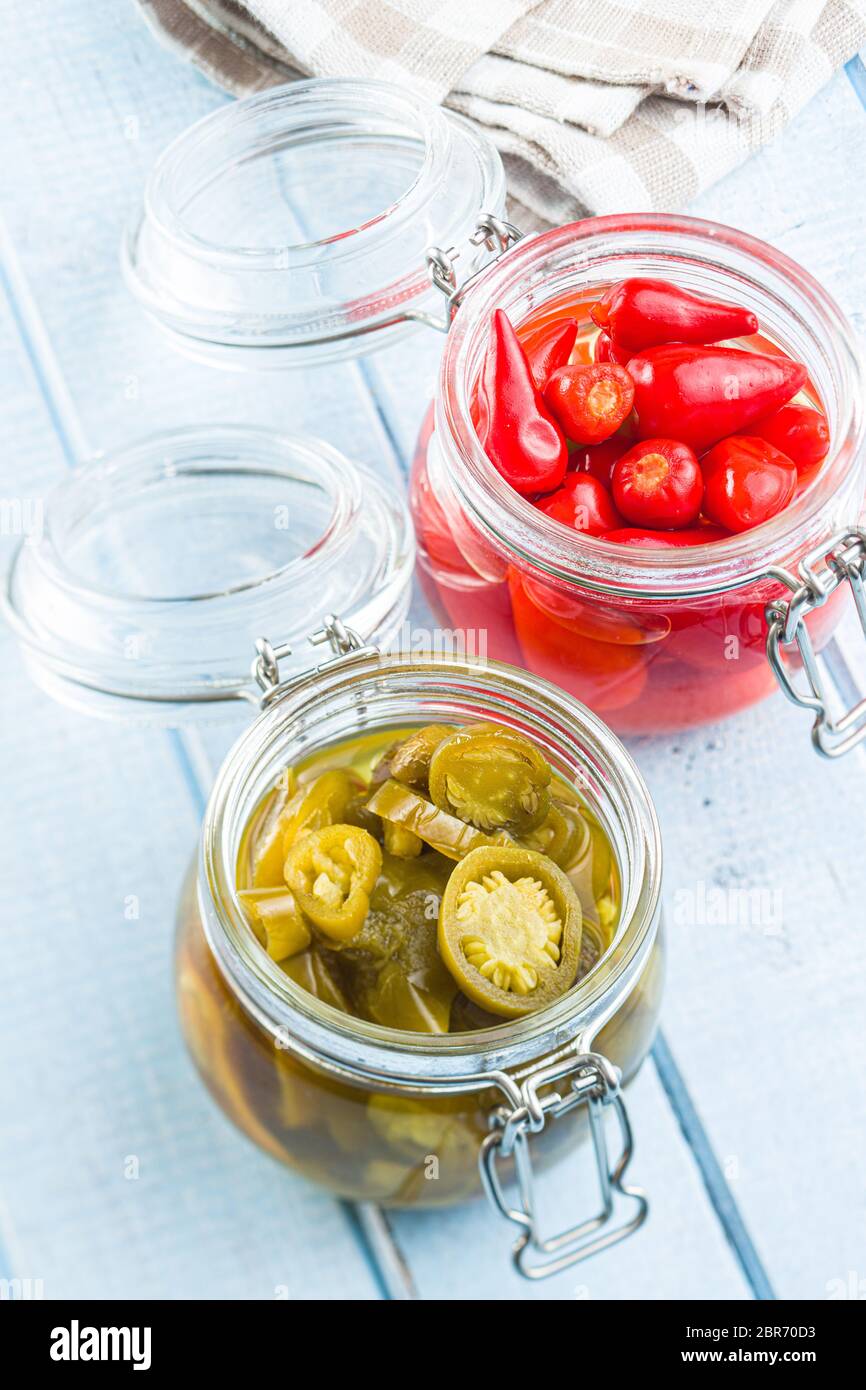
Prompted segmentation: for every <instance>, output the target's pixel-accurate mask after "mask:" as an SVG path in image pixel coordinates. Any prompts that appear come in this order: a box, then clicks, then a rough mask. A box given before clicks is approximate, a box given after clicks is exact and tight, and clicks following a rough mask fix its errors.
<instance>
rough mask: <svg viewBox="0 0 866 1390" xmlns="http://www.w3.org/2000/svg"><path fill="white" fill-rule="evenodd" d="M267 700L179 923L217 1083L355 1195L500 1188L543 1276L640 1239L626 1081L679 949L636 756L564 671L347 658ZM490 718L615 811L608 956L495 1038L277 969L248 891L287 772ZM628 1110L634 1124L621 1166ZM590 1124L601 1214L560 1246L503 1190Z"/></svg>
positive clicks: (234, 1105)
mask: <svg viewBox="0 0 866 1390" xmlns="http://www.w3.org/2000/svg"><path fill="white" fill-rule="evenodd" d="M274 674H275V675H276V673H274ZM265 703H266V708H265V712H264V713H263V714H262V715H261V716H260V717H259V718H258V719H257V720H256V721H255V723H254V724H253V725H252V726H251V727H250V728H249V729H248V730H247V732H246V733H245V734H244V735H243V736H242V737H241V739H240V740H239V741H238V743H237V744H236V745H235V747H234V748H233V750H232V751H231V753H230V754H229V756H228V758H227V760H226V762H225V763H224V765H223V767H222V770H221V772H220V774H219V776H218V779H217V782H216V785H215V787H214V791H213V794H212V797H211V800H210V804H209V807H208V810H207V814H206V817H205V822H204V827H203V830H202V839H201V850H200V855H199V864H198V875H197V882H196V881H193V879H192V878H191V879H190V882H189V883H188V885H187V888H186V891H185V893H184V896H183V901H182V904H181V909H180V914H179V919H178V944H177V982H178V999H179V1005H180V1013H181V1019H182V1022H183V1029H184V1034H185V1036H186V1039H187V1043H188V1045H189V1048H190V1051H191V1053H192V1055H193V1057H194V1059H195V1061H196V1065H197V1066H198V1068H199V1071H200V1072H201V1074H202V1076H203V1078H204V1080H205V1082H206V1083H207V1085H208V1087H209V1089H210V1091H211V1093H212V1094H213V1095H214V1096H215V1097H216V1099H217V1101H218V1102H219V1104H220V1105H221V1106H222V1107H223V1109H224V1110H225V1111H226V1113H227V1114H228V1115H229V1116H230V1118H231V1119H232V1120H233V1121H234V1123H235V1124H236V1125H238V1126H239V1128H241V1129H242V1130H243V1131H244V1133H245V1134H247V1135H248V1137H249V1138H251V1139H252V1140H253V1141H254V1142H255V1143H257V1144H258V1145H259V1146H260V1147H262V1148H263V1149H265V1150H266V1151H267V1152H268V1153H270V1154H272V1155H273V1156H274V1157H275V1158H278V1159H279V1160H281V1161H282V1162H284V1163H286V1164H288V1165H289V1166H290V1167H292V1168H295V1169H297V1170H299V1171H300V1172H302V1173H304V1174H305V1175H306V1176H307V1177H310V1178H312V1179H313V1180H314V1181H316V1182H318V1183H322V1184H324V1185H325V1186H327V1187H329V1188H330V1189H331V1190H332V1191H333V1192H335V1193H337V1194H339V1195H340V1196H343V1197H349V1198H353V1199H357V1200H374V1201H377V1202H380V1203H382V1204H384V1205H386V1206H403V1207H422V1206H441V1205H447V1204H450V1203H453V1202H456V1201H459V1200H461V1199H463V1198H466V1197H469V1196H471V1195H473V1194H475V1193H476V1192H477V1191H479V1189H480V1187H481V1186H482V1183H483V1184H484V1185H486V1186H487V1188H488V1191H489V1192H490V1194H491V1195H492V1196H493V1197H494V1200H496V1201H497V1204H498V1205H500V1206H501V1207H502V1208H503V1209H504V1210H505V1212H506V1214H507V1213H508V1212H511V1218H510V1219H512V1220H513V1221H514V1222H515V1224H516V1225H517V1226H518V1227H520V1229H521V1231H522V1233H523V1236H524V1237H525V1239H522V1242H521V1244H520V1256H519V1262H520V1265H521V1267H522V1268H523V1269H524V1272H530V1273H531V1272H533V1271H534V1272H536V1273H537V1272H539V1270H543V1271H544V1272H552V1270H553V1269H554V1268H555V1269H560V1268H564V1267H565V1264H566V1263H573V1262H574V1261H575V1260H576V1259H578V1258H583V1257H584V1256H585V1255H587V1254H589V1253H592V1251H594V1250H595V1249H597V1248H599V1246H600V1245H601V1244H604V1245H607V1244H609V1243H611V1241H612V1240H613V1239H619V1238H621V1237H622V1236H623V1235H625V1234H627V1233H628V1232H629V1231H631V1230H632V1229H634V1228H635V1226H636V1225H637V1224H639V1222H640V1221H641V1220H642V1219H643V1214H644V1212H645V1202H644V1199H643V1198H642V1196H640V1195H639V1194H637V1193H635V1192H634V1191H633V1190H632V1189H628V1188H626V1187H625V1185H624V1183H623V1175H624V1169H625V1164H626V1162H627V1160H628V1156H629V1153H630V1149H631V1140H630V1135H629V1132H628V1124H627V1119H626V1116H625V1111H624V1108H623V1103H622V1096H621V1091H620V1086H621V1084H622V1085H624V1084H625V1083H627V1082H628V1081H629V1080H630V1079H631V1078H632V1077H633V1076H634V1074H635V1072H636V1071H637V1069H638V1067H639V1066H640V1064H641V1062H642V1061H643V1059H644V1057H645V1056H646V1053H647V1050H648V1048H649V1046H650V1044H651V1041H652V1038H653V1034H654V1031H655V1027H656V1023H657V1019H658V1012H659V1007H660V1001H661V989H662V977H663V956H662V947H661V938H660V934H659V920H658V911H659V890H660V851H659V837H658V827H657V824H656V819H655V815H654V812H653V808H652V805H651V802H650V800H649V796H648V793H647V791H646V788H645V786H644V784H643V782H642V780H641V778H640V776H639V774H638V772H637V769H636V768H635V766H634V764H633V763H632V762H631V760H630V758H629V757H628V755H627V754H626V752H625V750H624V749H623V748H622V746H621V745H620V744H619V743H618V741H617V740H616V739H615V737H614V736H613V735H612V734H611V733H610V732H609V731H608V730H607V729H606V728H605V727H604V726H603V725H602V724H601V723H600V721H598V720H597V719H596V718H595V717H594V716H593V715H591V714H590V713H589V712H588V711H587V710H585V709H583V708H582V707H581V706H580V705H579V704H578V703H577V702H576V701H574V700H573V699H572V698H571V697H569V696H568V695H565V694H564V693H562V692H560V691H557V690H556V689H554V688H553V687H551V686H550V685H548V684H547V682H545V681H543V680H539V679H538V678H536V677H534V676H531V675H529V674H527V673H523V672H519V671H516V670H513V669H510V668H507V667H504V666H499V665H497V664H495V663H493V664H487V663H486V662H484V661H481V660H477V659H472V660H470V659H464V660H461V661H457V660H449V659H446V658H443V657H436V656H434V655H432V654H427V655H424V656H421V657H417V658H416V657H411V658H410V657H405V656H401V655H399V654H396V655H393V656H381V655H379V654H377V653H371V652H370V651H369V650H367V651H364V650H361V651H354V652H353V651H350V652H348V653H346V654H345V655H343V656H342V657H341V658H338V659H337V660H336V661H334V662H332V663H329V664H328V666H327V667H326V668H325V669H324V670H322V669H320V670H319V671H318V672H316V673H315V674H313V675H311V676H308V677H301V678H296V679H295V680H293V681H290V682H288V684H287V685H286V686H281V685H277V686H276V687H275V688H274V689H273V690H270V689H269V690H268V691H267V693H266V697H265ZM487 719H490V720H495V721H497V722H499V723H502V724H507V725H509V726H512V727H515V728H518V729H520V730H521V732H523V733H524V734H526V735H527V736H529V737H530V738H531V739H533V740H534V741H535V742H536V743H537V745H538V746H539V747H540V748H541V749H542V750H543V752H544V754H545V756H546V757H547V758H548V759H549V761H550V762H551V765H552V767H553V769H554V773H555V774H559V775H560V776H561V777H562V778H563V779H564V780H565V781H567V782H568V783H569V784H570V785H573V786H574V787H575V788H576V789H577V790H578V792H579V793H580V795H581V797H582V798H583V799H584V801H585V803H586V804H587V805H588V806H589V808H590V810H591V811H593V812H594V813H595V815H597V816H598V818H599V819H600V821H601V823H602V825H603V827H604V829H605V831H606V832H607V834H608V836H609V838H610V841H611V843H612V845H613V847H614V850H615V853H616V858H617V863H618V867H619V870H620V873H621V876H622V901H623V908H622V913H621V920H620V925H619V928H618V930H617V932H616V935H615V939H614V941H613V943H612V945H611V947H610V948H609V950H608V951H607V953H606V954H605V955H604V956H603V958H602V960H601V961H600V962H599V964H598V965H597V966H596V967H595V968H594V969H593V970H592V971H591V972H590V973H589V974H588V975H587V976H586V977H584V979H583V980H582V981H581V982H580V983H579V984H578V985H577V986H575V988H574V989H573V990H572V991H570V992H569V994H567V995H566V996H565V997H564V998H563V999H561V1000H560V1001H558V1002H557V1003H556V1004H554V1005H551V1006H550V1007H549V1008H547V1009H544V1010H540V1011H539V1012H538V1013H536V1014H531V1015H529V1016H528V1017H526V1018H525V1019H522V1020H520V1021H519V1022H516V1023H515V1022H509V1023H507V1024H506V1023H503V1024H502V1025H500V1026H497V1027H494V1028H489V1029H484V1030H481V1031H478V1032H472V1033H455V1034H446V1035H432V1036H431V1035H429V1034H419V1033H410V1032H401V1031H397V1030H394V1029H385V1028H381V1027H378V1026H376V1025H375V1024H372V1023H369V1022H366V1021H364V1020H359V1019H357V1018H353V1017H350V1016H349V1015H347V1014H345V1013H344V1012H341V1011H340V1010H338V1009H335V1008H333V1007H332V1006H331V1005H329V1004H327V1003H325V1002H323V1001H321V1000H318V999H316V998H315V997H314V996H313V995H311V994H309V993H308V992H307V991H305V990H304V989H303V988H301V987H300V986H299V985H298V984H296V983H295V982H294V981H293V980H292V979H290V978H289V976H287V975H286V973H285V972H284V971H282V970H280V968H279V967H278V966H277V965H275V963H274V962H273V961H271V960H270V959H269V957H268V956H267V954H266V953H265V952H264V950H263V949H262V948H261V946H260V945H259V944H258V942H257V941H256V940H255V938H254V936H253V935H252V933H251V932H250V930H249V926H248V923H247V920H246V917H245V916H244V913H243V911H242V909H241V906H240V903H239V900H238V897H237V892H236V889H235V871H236V863H237V857H238V850H239V845H240V841H241V836H242V834H243V830H244V827H245V825H246V824H247V821H248V819H249V816H250V814H251V813H252V811H253V809H254V808H255V806H256V805H257V804H258V803H259V802H260V800H261V797H262V795H263V794H264V793H265V792H266V791H267V790H268V789H269V788H270V787H271V786H273V785H274V784H275V782H276V780H277V778H278V776H279V774H280V772H281V771H282V770H283V769H284V768H285V767H286V766H287V765H294V764H296V763H297V762H298V761H299V760H300V759H303V758H306V757H308V756H309V755H310V754H312V753H315V752H318V751H320V750H322V749H326V748H328V747H329V746H330V745H332V744H338V743H340V742H342V741H343V740H345V739H347V738H350V737H353V736H356V735H357V734H359V733H361V732H376V731H387V730H388V729H390V728H396V727H405V726H407V725H410V724H417V725H421V724H426V723H433V722H453V723H466V722H471V721H473V720H487ZM611 1106H613V1107H614V1108H615V1109H616V1110H617V1113H618V1117H619V1120H620V1125H621V1127H622V1133H621V1135H620V1136H619V1141H618V1144H617V1152H616V1154H615V1155H614V1156H610V1157H609V1156H608V1144H609V1139H608V1137H607V1135H606V1131H605V1124H604V1119H603V1113H604V1111H605V1110H606V1109H607V1108H608V1107H611ZM588 1127H591V1128H592V1131H593V1137H594V1138H595V1141H596V1145H597V1148H598V1154H599V1180H600V1186H601V1196H602V1199H603V1201H602V1211H603V1215H604V1219H603V1220H599V1219H597V1218H593V1221H592V1222H587V1223H586V1225H585V1226H584V1225H581V1227H580V1228H579V1230H577V1231H575V1232H573V1233H571V1234H570V1236H569V1238H568V1239H566V1240H565V1241H564V1242H562V1243H561V1244H560V1243H557V1244H556V1254H555V1255H554V1253H553V1251H554V1247H553V1245H551V1244H550V1242H547V1241H545V1240H544V1239H543V1238H542V1237H541V1236H540V1234H539V1233H538V1232H537V1230H536V1229H535V1226H534V1224H532V1221H531V1217H532V1202H531V1197H527V1198H526V1199H525V1200H526V1207H525V1208H524V1210H523V1213H522V1215H521V1217H520V1219H516V1218H515V1216H514V1212H513V1209H512V1208H511V1207H510V1205H509V1203H508V1202H507V1201H506V1199H505V1197H504V1194H503V1191H502V1183H503V1181H504V1180H505V1179H506V1178H507V1177H508V1176H509V1175H510V1172H511V1167H512V1166H513V1162H516V1163H517V1164H518V1166H519V1170H520V1174H519V1175H520V1181H521V1183H523V1184H524V1185H525V1186H526V1187H527V1188H529V1189H531V1172H532V1165H533V1163H535V1161H536V1160H537V1161H538V1162H539V1163H540V1164H541V1165H542V1166H544V1165H545V1163H547V1162H549V1161H551V1160H552V1159H553V1158H554V1157H556V1156H558V1155H560V1154H562V1153H564V1152H565V1151H567V1150H569V1149H570V1148H572V1147H573V1145H574V1144H575V1142H577V1141H578V1139H580V1138H582V1137H583V1136H584V1135H585V1134H586V1132H587V1128H588ZM500 1169H501V1171H500ZM615 1192H618V1194H619V1196H620V1197H622V1198H628V1202H627V1203H625V1202H623V1203H620V1202H616V1203H615V1202H614V1201H613V1196H614V1193H615ZM621 1205H622V1206H623V1207H625V1208H626V1214H625V1216H623V1215H622V1212H621V1211H620V1210H619V1208H620V1206H621ZM605 1214H606V1215H605ZM527 1221H528V1222H529V1223H530V1224H529V1226H527Z"/></svg>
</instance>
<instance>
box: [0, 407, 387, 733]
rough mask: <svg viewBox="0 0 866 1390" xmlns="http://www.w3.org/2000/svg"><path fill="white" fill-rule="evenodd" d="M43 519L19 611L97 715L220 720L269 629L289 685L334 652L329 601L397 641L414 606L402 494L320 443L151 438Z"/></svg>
mask: <svg viewBox="0 0 866 1390" xmlns="http://www.w3.org/2000/svg"><path fill="white" fill-rule="evenodd" d="M41 521H42V524H41V526H40V527H39V528H38V529H35V528H34V530H33V533H32V534H31V535H29V536H28V537H27V539H26V540H24V541H23V542H22V544H21V545H20V546H19V548H18V550H17V552H16V554H15V556H14V558H13V561H12V565H11V567H10V570H9V574H8V578H7V587H6V594H5V607H6V612H7V616H8V617H9V619H10V621H11V623H12V626H13V628H14V630H15V632H16V634H17V636H18V638H19V640H20V642H21V644H22V648H23V651H24V654H25V658H26V660H27V663H28V665H29V667H30V670H31V674H32V675H33V678H34V679H35V680H36V682H37V683H38V684H39V685H41V686H42V687H43V688H44V689H45V690H47V691H48V693H49V694H51V695H53V696H55V697H56V698H58V699H60V700H62V701H63V702H64V703H66V704H71V705H73V706H75V707H78V708H82V709H84V710H85V711H86V712H88V713H96V714H102V715H107V716H113V717H119V718H124V719H130V718H143V719H146V720H147V721H148V722H157V723H164V724H179V723H183V722H185V721H187V720H189V719H192V718H195V717H196V716H198V715H202V716H206V717H207V718H209V719H213V718H214V717H215V716H216V715H218V714H220V713H229V712H232V711H236V710H237V703H236V702H237V700H238V699H241V700H249V699H256V701H257V698H258V696H259V695H260V694H261V692H260V691H259V690H258V688H257V686H256V684H255V681H254V679H253V676H252V664H253V659H254V658H255V654H256V647H255V643H256V640H257V639H258V638H259V637H265V638H267V639H269V640H270V641H271V642H273V643H274V645H277V644H279V646H280V648H281V652H280V671H281V675H282V677H283V679H285V677H286V676H291V675H292V673H293V672H302V671H305V670H308V669H309V668H310V667H312V666H314V665H316V664H317V662H320V661H321V660H322V657H323V656H326V655H327V654H328V653H327V652H319V653H317V652H316V651H315V650H314V648H313V647H312V646H311V645H310V643H311V640H312V639H313V637H314V635H315V634H316V633H317V630H318V629H320V628H321V625H322V621H323V619H324V617H325V616H326V615H327V614H328V613H335V614H338V615H339V617H340V618H341V619H342V620H343V622H344V623H345V624H346V625H347V626H348V627H350V628H351V629H352V630H353V631H355V632H357V633H358V634H359V636H360V637H361V639H362V640H363V641H364V642H371V643H376V644H377V645H380V646H387V645H389V644H390V643H392V642H393V641H394V639H395V638H396V637H397V635H398V634H399V631H400V628H401V625H402V623H403V621H404V619H405V617H406V614H407V611H408V606H409V596H410V589H411V580H412V569H413V563H414V544H413V540H412V528H411V524H410V522H409V517H408V514H407V512H406V509H405V506H404V504H403V501H402V498H401V496H400V490H399V489H397V488H395V487H388V486H387V485H386V484H385V483H383V481H382V480H381V479H379V478H378V477H376V476H375V475H373V474H372V473H370V472H368V471H367V470H366V469H364V468H362V467H360V466H358V465H356V464H354V463H351V462H350V461H349V460H348V459H346V458H345V457H343V456H342V455H341V454H339V453H337V451H336V450H334V449H332V448H331V447H330V446H329V445H327V444H324V443H322V442H321V441H319V440H313V439H306V438H302V437H299V436H292V435H280V434H274V433H271V432H269V431H266V430H253V429H247V428H241V427H232V426H220V427H214V428H210V429H187V430H181V431H177V432H173V433H167V434H160V435H154V436H152V437H150V438H148V439H145V440H143V441H141V442H139V443H136V444H134V445H133V446H132V447H130V448H128V449H125V450H122V451H119V452H117V453H114V454H112V455H111V456H109V457H106V458H100V459H97V460H95V461H93V462H91V463H88V464H85V465H83V466H82V467H81V468H78V469H76V470H75V472H74V473H73V474H71V475H70V476H69V477H68V478H67V479H66V480H64V482H62V483H61V484H60V485H59V486H58V487H57V488H55V489H54V491H53V492H52V493H51V494H50V495H49V496H48V498H47V499H46V502H45V507H44V513H43V516H42V518H41ZM285 647H289V648H291V650H290V652H285V650H284V648H285Z"/></svg>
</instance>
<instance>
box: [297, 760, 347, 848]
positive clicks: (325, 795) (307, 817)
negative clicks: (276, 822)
mask: <svg viewBox="0 0 866 1390" xmlns="http://www.w3.org/2000/svg"><path fill="white" fill-rule="evenodd" d="M363 790H364V784H363V782H362V781H361V780H360V778H359V777H356V776H355V775H354V774H353V773H351V772H347V771H346V769H345V768H342V767H337V768H333V769H332V770H331V771H330V772H322V773H320V774H319V776H318V777H314V778H313V780H312V781H311V782H305V783H304V785H303V786H301V787H299V788H298V790H297V791H296V792H295V794H294V796H293V797H292V798H291V800H290V801H289V802H288V804H287V806H286V808H285V811H284V812H283V817H282V830H283V854H284V855H285V854H288V852H289V850H290V849H291V847H292V845H294V844H296V843H297V841H298V840H300V839H301V838H302V837H303V836H304V835H306V834H308V833H309V831H311V830H321V829H323V827H324V826H326V825H339V824H345V822H346V813H347V811H349V809H350V807H352V805H353V803H354V802H355V800H356V799H357V796H358V793H359V792H361V791H363Z"/></svg>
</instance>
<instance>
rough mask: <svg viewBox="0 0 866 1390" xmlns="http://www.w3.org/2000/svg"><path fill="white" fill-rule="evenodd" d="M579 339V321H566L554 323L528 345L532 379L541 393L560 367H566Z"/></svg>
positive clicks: (527, 350)
mask: <svg viewBox="0 0 866 1390" xmlns="http://www.w3.org/2000/svg"><path fill="white" fill-rule="evenodd" d="M576 339H577V319H565V320H564V321H563V322H561V323H553V324H551V325H550V327H549V328H547V329H545V331H544V332H543V333H540V334H539V335H538V337H537V338H534V339H533V341H532V342H531V343H530V344H527V346H526V348H525V351H526V358H527V361H528V362H529V368H530V371H531V372H532V379H533V381H534V382H535V385H536V387H537V389H538V390H539V391H543V390H544V388H545V386H546V385H547V382H548V379H549V377H550V376H551V375H552V374H553V372H555V371H556V369H557V368H558V367H564V366H565V364H566V363H567V361H568V359H569V358H570V356H571V353H572V349H573V347H574V344H575V341H576Z"/></svg>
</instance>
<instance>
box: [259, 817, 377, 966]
mask: <svg viewBox="0 0 866 1390" xmlns="http://www.w3.org/2000/svg"><path fill="white" fill-rule="evenodd" d="M381 868H382V850H381V849H380V847H379V845H378V844H377V843H376V841H375V840H374V839H373V836H372V835H370V834H369V833H368V832H367V831H366V830H361V829H360V827H359V826H357V825H326V826H324V827H323V828H322V829H321V830H313V831H311V832H310V833H309V834H308V835H304V836H303V838H302V839H300V840H298V841H297V842H296V843H295V844H293V845H292V847H291V849H290V850H289V852H288V854H287V855H286V862H285V865H284V868H283V872H284V874H285V879H286V883H287V884H288V886H289V888H291V890H292V892H293V893H294V895H295V897H296V898H297V900H298V906H299V907H300V909H301V911H302V912H304V913H306V915H307V917H309V919H310V921H311V922H314V923H315V924H316V926H317V927H319V928H320V929H321V930H322V931H323V932H324V933H325V935H326V936H332V937H334V939H335V940H337V941H347V940H348V939H349V938H350V937H352V936H354V935H355V933H356V932H357V931H358V930H359V929H360V927H361V926H362V925H363V923H364V918H365V917H366V916H367V912H368V910H369V907H370V894H371V892H372V891H373V887H374V885H375V883H376V879H377V878H378V877H379V872H380V870H381Z"/></svg>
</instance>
